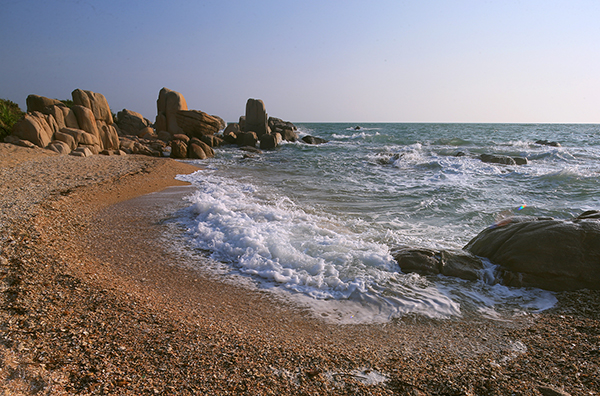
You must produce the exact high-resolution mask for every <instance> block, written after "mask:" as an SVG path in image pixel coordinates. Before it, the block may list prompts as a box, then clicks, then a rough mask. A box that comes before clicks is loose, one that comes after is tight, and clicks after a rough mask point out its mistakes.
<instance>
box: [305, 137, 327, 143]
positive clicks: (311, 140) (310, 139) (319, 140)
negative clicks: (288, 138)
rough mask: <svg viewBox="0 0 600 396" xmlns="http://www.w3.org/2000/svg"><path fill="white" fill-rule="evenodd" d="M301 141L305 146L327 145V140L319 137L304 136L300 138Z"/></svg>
mask: <svg viewBox="0 0 600 396" xmlns="http://www.w3.org/2000/svg"><path fill="white" fill-rule="evenodd" d="M302 141H303V142H304V143H307V144H322V143H327V142H328V141H329V140H325V139H323V138H320V137H316V136H310V135H306V136H304V137H303V138H302Z"/></svg>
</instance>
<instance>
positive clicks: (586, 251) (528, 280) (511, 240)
mask: <svg viewBox="0 0 600 396" xmlns="http://www.w3.org/2000/svg"><path fill="white" fill-rule="evenodd" d="M393 255H394V258H395V259H396V261H397V262H398V264H399V266H400V269H401V270H402V271H404V272H417V273H419V274H422V275H437V274H443V275H448V276H456V277H459V278H463V279H467V280H474V279H477V277H478V276H479V274H481V273H482V272H481V270H482V269H483V268H484V265H483V262H482V258H485V259H488V260H489V261H490V262H491V263H492V264H496V265H497V269H496V277H495V280H496V281H500V282H501V283H502V284H504V285H507V286H515V287H537V288H541V289H546V290H553V291H567V290H578V289H591V290H600V211H587V212H584V213H582V214H581V215H579V216H577V217H576V218H573V219H570V220H556V219H553V218H537V217H529V216H522V217H513V218H511V219H506V220H504V221H502V222H499V223H496V224H494V225H492V226H490V227H488V228H486V229H485V230H483V231H482V232H481V233H479V235H477V236H476V237H475V238H473V239H472V240H471V241H470V242H469V243H468V244H467V245H466V246H465V247H464V250H462V251H459V252H448V251H435V250H431V249H413V248H403V249H398V250H397V251H395V252H394V253H393Z"/></svg>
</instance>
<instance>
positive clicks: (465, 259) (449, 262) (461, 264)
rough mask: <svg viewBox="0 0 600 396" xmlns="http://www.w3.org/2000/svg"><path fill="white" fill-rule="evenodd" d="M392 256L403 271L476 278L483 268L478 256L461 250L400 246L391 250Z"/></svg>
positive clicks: (468, 278)
mask: <svg viewBox="0 0 600 396" xmlns="http://www.w3.org/2000/svg"><path fill="white" fill-rule="evenodd" d="M392 256H393V257H394V259H395V260H396V262H397V263H398V265H399V266H400V269H401V270H402V272H404V273H410V272H416V273H417V274H420V275H438V274H442V275H446V276H454V277H457V278H461V279H466V280H477V279H479V278H480V272H481V270H482V269H483V262H482V261H481V260H480V259H479V258H477V257H475V256H473V255H472V254H470V253H469V252H465V251H463V250H452V251H450V250H441V251H436V250H431V249H417V248H402V249H397V250H395V251H393V252H392Z"/></svg>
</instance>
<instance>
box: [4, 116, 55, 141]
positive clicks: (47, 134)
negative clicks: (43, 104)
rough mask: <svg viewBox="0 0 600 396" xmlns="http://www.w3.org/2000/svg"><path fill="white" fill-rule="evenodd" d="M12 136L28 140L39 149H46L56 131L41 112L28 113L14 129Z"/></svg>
mask: <svg viewBox="0 0 600 396" xmlns="http://www.w3.org/2000/svg"><path fill="white" fill-rule="evenodd" d="M12 134H13V135H14V136H16V137H17V138H19V139H22V140H28V141H30V142H31V143H33V144H35V145H36V146H39V147H44V148H45V147H46V146H48V145H49V144H50V142H52V138H53V135H54V131H53V130H52V128H51V127H50V125H49V124H48V120H47V118H46V116H45V115H44V114H42V113H40V112H39V111H34V112H32V113H27V114H25V116H24V117H23V118H21V119H20V120H19V121H17V123H16V124H15V126H14V127H13V130H12Z"/></svg>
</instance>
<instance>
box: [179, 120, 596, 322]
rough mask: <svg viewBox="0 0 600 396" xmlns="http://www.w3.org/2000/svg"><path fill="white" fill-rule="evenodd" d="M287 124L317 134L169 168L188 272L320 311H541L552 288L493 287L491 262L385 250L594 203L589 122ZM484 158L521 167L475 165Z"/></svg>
mask: <svg viewBox="0 0 600 396" xmlns="http://www.w3.org/2000/svg"><path fill="white" fill-rule="evenodd" d="M296 126H297V127H298V135H299V137H300V138H302V137H303V136H306V135H311V136H316V137H320V138H323V139H326V140H327V141H328V142H327V143H324V144H318V145H309V144H306V143H304V142H302V141H300V140H299V141H297V142H283V143H282V144H281V145H280V146H279V147H277V148H276V149H273V150H265V151H263V152H262V153H249V152H246V151H242V150H240V149H239V148H238V147H235V146H225V147H221V148H218V149H216V155H215V157H214V158H211V159H208V160H202V161H197V163H198V164H199V165H200V166H201V167H202V170H199V171H197V172H195V173H193V174H190V175H180V176H178V179H180V180H183V181H187V182H190V183H191V185H192V187H190V189H189V193H188V194H187V195H186V196H185V197H184V198H183V200H184V203H183V209H181V210H178V211H177V212H176V214H175V215H174V216H173V220H172V222H173V224H174V225H175V226H176V227H177V229H178V230H180V231H179V233H178V236H177V237H176V238H178V240H179V242H180V243H179V246H181V250H183V251H185V252H186V254H189V255H190V257H191V258H192V259H194V258H195V259H196V261H197V263H198V269H199V270H202V271H212V273H213V274H214V275H215V276H219V277H223V279H225V278H227V279H228V281H234V282H239V283H240V284H242V285H250V286H249V287H254V288H258V289H260V290H262V291H264V292H266V293H271V294H272V295H273V296H275V297H277V298H283V299H287V300H288V301H290V302H293V303H294V304H298V305H299V306H302V307H305V308H306V310H307V311H308V312H310V313H311V314H313V315H315V316H316V317H319V318H323V319H324V320H331V321H335V322H339V323H375V322H376V323H382V322H384V323H385V322H389V321H393V320H397V319H401V318H405V317H415V316H417V317H419V316H421V317H427V318H440V319H445V318H464V317H485V318H491V319H494V320H511V319H513V318H515V317H521V316H524V315H532V314H535V313H538V312H541V311H544V310H546V309H549V308H551V307H553V306H554V305H555V304H556V302H557V299H556V296H555V294H554V293H552V292H549V291H544V290H540V289H535V288H512V287H506V286H503V285H502V284H501V279H499V278H498V276H497V274H496V272H495V268H496V267H495V265H494V263H490V262H486V268H485V269H484V270H482V273H481V276H480V279H479V280H477V281H466V280H461V279H457V278H452V277H446V276H442V275H439V276H421V275H418V274H414V273H404V272H403V271H402V268H400V267H399V266H398V264H397V262H396V261H395V260H394V259H393V257H392V252H393V251H394V249H397V248H401V247H413V248H431V249H460V248H462V247H463V246H465V245H466V244H467V243H468V242H469V241H470V240H471V239H472V238H473V237H475V236H476V235H477V234H478V233H479V232H481V231H482V230H484V229H486V228H487V227H490V226H491V225H493V224H494V223H495V222H497V221H499V220H501V219H504V218H506V217H510V216H544V217H554V218H558V219H568V218H571V217H574V216H577V215H578V214H580V213H581V212H583V211H586V210H592V209H600V125H591V124H585V125H582V124H564V125H562V124H427V123H423V124H419V123H363V124H354V123H297V124H296ZM544 141H545V142H544ZM556 143H558V144H556ZM481 154H497V155H505V156H510V157H520V158H526V159H527V164H525V165H502V164H495V163H485V162H483V161H482V160H481V159H480V158H479V156H480V155H481ZM173 238H175V237H173ZM207 259H209V260H207ZM207 262H210V263H212V264H206V263H207Z"/></svg>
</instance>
